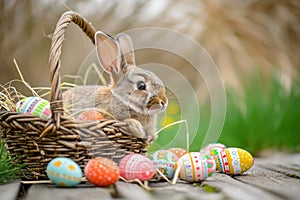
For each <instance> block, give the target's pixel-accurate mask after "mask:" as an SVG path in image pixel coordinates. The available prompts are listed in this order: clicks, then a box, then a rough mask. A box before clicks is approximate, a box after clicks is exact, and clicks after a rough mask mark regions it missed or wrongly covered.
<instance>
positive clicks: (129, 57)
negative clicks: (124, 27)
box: [116, 33, 135, 65]
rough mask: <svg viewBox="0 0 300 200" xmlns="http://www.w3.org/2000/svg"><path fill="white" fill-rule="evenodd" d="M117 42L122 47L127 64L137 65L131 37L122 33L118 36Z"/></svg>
mask: <svg viewBox="0 0 300 200" xmlns="http://www.w3.org/2000/svg"><path fill="white" fill-rule="evenodd" d="M116 40H117V42H118V43H119V45H120V48H121V52H122V54H123V56H124V59H125V62H126V63H127V64H129V65H135V59H134V50H133V44H132V41H131V38H130V36H129V35H127V34H125V33H120V34H118V35H117V36H116Z"/></svg>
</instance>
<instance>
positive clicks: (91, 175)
mask: <svg viewBox="0 0 300 200" xmlns="http://www.w3.org/2000/svg"><path fill="white" fill-rule="evenodd" d="M84 174H85V176H86V178H87V180H88V181H89V182H90V183H92V184H93V185H95V186H103V187H106V186H109V185H112V184H114V183H115V182H117V181H118V180H119V177H120V171H119V167H118V165H117V163H115V162H114V161H113V160H111V159H108V158H102V157H98V158H93V159H91V160H90V161H89V162H88V163H87V164H86V166H85V168H84Z"/></svg>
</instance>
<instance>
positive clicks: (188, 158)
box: [176, 152, 216, 183]
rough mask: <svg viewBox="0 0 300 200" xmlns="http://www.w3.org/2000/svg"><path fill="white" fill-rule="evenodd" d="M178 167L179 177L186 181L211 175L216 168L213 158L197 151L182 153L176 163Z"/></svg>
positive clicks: (199, 179) (203, 178)
mask: <svg viewBox="0 0 300 200" xmlns="http://www.w3.org/2000/svg"><path fill="white" fill-rule="evenodd" d="M178 167H180V171H179V178H180V179H182V180H185V181H188V182H193V183H194V182H200V181H203V180H205V179H206V178H207V177H209V176H211V175H212V174H213V173H214V172H215V170H216V163H215V160H214V159H213V158H211V157H209V156H204V155H202V154H201V153H199V152H191V153H186V154H184V155H183V156H182V157H181V158H179V160H178V161H177V163H176V169H177V168H178Z"/></svg>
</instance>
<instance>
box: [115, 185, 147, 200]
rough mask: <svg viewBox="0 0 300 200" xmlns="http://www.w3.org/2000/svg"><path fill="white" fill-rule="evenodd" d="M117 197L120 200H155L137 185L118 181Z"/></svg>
mask: <svg viewBox="0 0 300 200" xmlns="http://www.w3.org/2000/svg"><path fill="white" fill-rule="evenodd" d="M115 186H116V188H115V189H116V192H117V197H118V198H120V199H129V200H135V199H138V200H141V199H143V200H153V198H152V197H151V195H150V193H149V192H147V191H146V190H144V189H143V188H141V187H140V186H139V185H137V184H132V183H125V182H121V181H118V182H117V183H116V184H115Z"/></svg>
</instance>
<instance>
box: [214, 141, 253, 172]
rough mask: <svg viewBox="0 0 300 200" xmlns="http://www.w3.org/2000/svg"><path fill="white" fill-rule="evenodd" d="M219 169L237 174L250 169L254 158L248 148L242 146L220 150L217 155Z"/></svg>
mask: <svg viewBox="0 0 300 200" xmlns="http://www.w3.org/2000/svg"><path fill="white" fill-rule="evenodd" d="M215 160H216V165H217V170H218V171H219V172H223V173H225V174H230V175H237V174H241V173H244V172H245V171H247V170H249V169H250V168H251V167H252V165H253V163H254V159H253V157H252V155H251V154H250V153H249V152H247V151H246V150H243V149H240V148H234V147H232V148H227V149H225V150H223V151H220V152H219V153H218V155H217V156H216V157H215Z"/></svg>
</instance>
